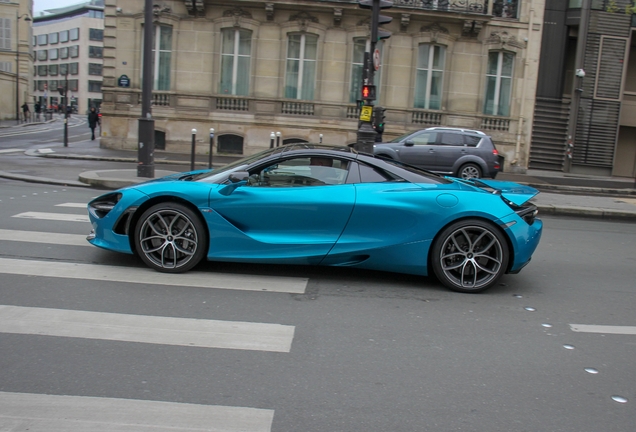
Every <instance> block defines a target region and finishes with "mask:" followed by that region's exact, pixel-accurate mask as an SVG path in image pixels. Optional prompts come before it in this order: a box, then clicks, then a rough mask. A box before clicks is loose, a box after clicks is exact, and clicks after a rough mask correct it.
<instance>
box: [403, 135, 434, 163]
mask: <svg viewBox="0 0 636 432" xmlns="http://www.w3.org/2000/svg"><path fill="white" fill-rule="evenodd" d="M438 135H439V134H438V133H437V132H433V131H422V132H419V133H417V134H413V135H411V136H410V137H408V138H407V139H406V140H405V141H403V142H402V145H401V146H400V148H399V155H400V161H401V162H404V163H406V164H409V165H413V166H416V167H419V168H424V169H428V170H430V169H433V168H434V167H435V165H436V158H437V151H436V147H437V138H438Z"/></svg>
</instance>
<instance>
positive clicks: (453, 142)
mask: <svg viewBox="0 0 636 432" xmlns="http://www.w3.org/2000/svg"><path fill="white" fill-rule="evenodd" d="M441 142H442V144H444V145H447V146H454V147H463V146H464V135H462V134H456V133H448V132H446V133H443V134H442V140H441Z"/></svg>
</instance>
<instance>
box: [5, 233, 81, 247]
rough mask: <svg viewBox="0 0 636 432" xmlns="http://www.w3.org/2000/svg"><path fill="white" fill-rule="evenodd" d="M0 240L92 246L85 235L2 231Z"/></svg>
mask: <svg viewBox="0 0 636 432" xmlns="http://www.w3.org/2000/svg"><path fill="white" fill-rule="evenodd" d="M0 240H7V241H17V242H28V243H46V244H59V245H70V246H92V245H91V244H90V243H89V242H88V241H86V235H83V234H62V233H52V232H39V231H19V230H5V229H0Z"/></svg>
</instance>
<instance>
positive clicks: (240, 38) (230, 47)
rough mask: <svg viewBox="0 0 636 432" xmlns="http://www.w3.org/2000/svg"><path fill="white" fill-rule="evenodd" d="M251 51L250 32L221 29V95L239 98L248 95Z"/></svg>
mask: <svg viewBox="0 0 636 432" xmlns="http://www.w3.org/2000/svg"><path fill="white" fill-rule="evenodd" d="M251 51H252V32H251V31H249V30H242V29H234V28H230V29H223V48H222V52H221V93H223V94H230V95H239V96H247V95H248V94H249V85H250V54H251Z"/></svg>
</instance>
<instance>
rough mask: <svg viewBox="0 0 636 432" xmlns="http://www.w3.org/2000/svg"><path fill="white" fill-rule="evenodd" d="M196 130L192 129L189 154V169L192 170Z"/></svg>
mask: <svg viewBox="0 0 636 432" xmlns="http://www.w3.org/2000/svg"><path fill="white" fill-rule="evenodd" d="M196 139H197V130H196V129H192V151H191V154H190V171H194V152H195V150H196Z"/></svg>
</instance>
